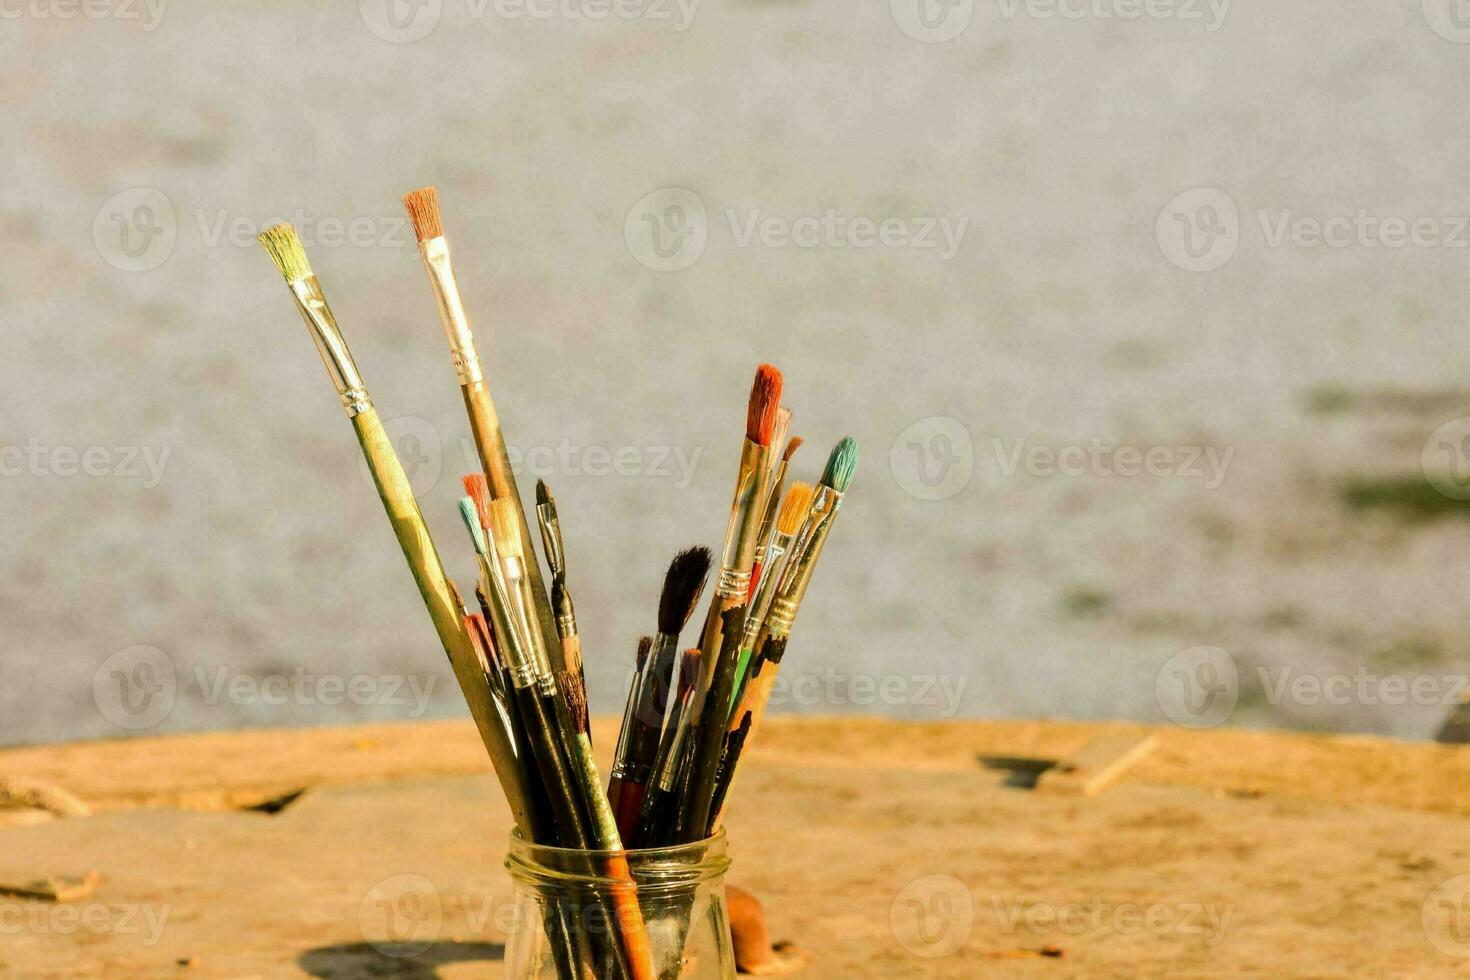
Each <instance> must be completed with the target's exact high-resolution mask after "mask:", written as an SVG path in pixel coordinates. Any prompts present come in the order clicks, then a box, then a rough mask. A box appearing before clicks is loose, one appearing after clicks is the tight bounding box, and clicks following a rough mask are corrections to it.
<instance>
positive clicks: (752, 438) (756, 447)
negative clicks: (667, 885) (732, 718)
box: [679, 364, 782, 843]
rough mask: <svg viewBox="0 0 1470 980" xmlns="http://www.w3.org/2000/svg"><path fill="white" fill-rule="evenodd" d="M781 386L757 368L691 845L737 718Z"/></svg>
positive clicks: (697, 757)
mask: <svg viewBox="0 0 1470 980" xmlns="http://www.w3.org/2000/svg"><path fill="white" fill-rule="evenodd" d="M781 387H782V378H781V372H780V371H778V370H776V369H775V368H774V367H772V366H771V365H769V364H762V365H761V366H760V367H759V368H758V369H757V370H756V375H755V382H754V384H752V385H751V391H750V401H749V403H748V404H747V406H746V417H745V447H744V450H743V452H742V453H741V457H740V475H739V478H738V479H737V480H736V485H735V499H734V502H733V504H732V505H731V508H730V523H729V525H728V527H727V528H726V531H725V549H724V555H723V557H722V558H721V559H720V580H719V583H718V585H717V586H716V588H715V601H714V602H713V603H712V604H711V606H710V617H709V619H708V620H707V621H706V623H705V632H704V640H703V642H702V643H701V644H700V648H701V649H702V650H703V651H704V658H705V660H706V661H711V662H707V663H705V664H704V665H703V668H704V676H705V681H706V684H705V690H704V691H703V692H701V693H702V696H701V693H696V707H695V712H696V715H697V716H698V718H699V721H698V722H697V724H696V725H695V729H694V740H693V744H692V745H691V746H690V751H691V755H690V768H689V774H690V775H689V792H688V795H687V796H686V797H685V799H684V801H683V803H682V807H683V808H684V809H685V810H686V811H687V812H686V813H683V814H681V816H680V821H679V823H680V826H681V828H684V829H683V830H682V831H681V841H682V842H686V843H687V842H692V841H696V840H699V839H700V838H701V837H703V836H704V834H703V828H704V827H705V825H706V824H708V822H709V807H710V801H711V799H712V798H713V796H714V790H715V779H716V777H717V775H718V771H719V766H720V754H721V752H722V750H723V748H724V744H725V727H726V724H727V723H728V721H729V705H730V695H731V692H732V691H734V690H735V670H736V668H737V666H738V665H739V661H740V641H741V639H742V636H743V634H744V631H745V613H746V602H747V601H748V599H749V596H750V569H751V567H752V566H753V565H754V563H755V539H756V533H757V532H758V531H759V528H760V514H759V513H757V511H758V510H759V505H760V504H762V503H764V500H765V485H766V481H767V478H768V477H769V475H770V465H769V460H770V455H769V454H770V445H771V437H772V434H773V433H774V431H775V428H776V415H777V410H778V409H779V408H780V403H781Z"/></svg>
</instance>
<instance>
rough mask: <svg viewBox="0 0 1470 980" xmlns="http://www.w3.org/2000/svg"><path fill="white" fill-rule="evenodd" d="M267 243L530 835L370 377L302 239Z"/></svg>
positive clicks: (284, 229) (476, 668)
mask: <svg viewBox="0 0 1470 980" xmlns="http://www.w3.org/2000/svg"><path fill="white" fill-rule="evenodd" d="M259 240H260V243H261V245H262V246H263V247H264V248H265V250H266V252H268V253H269V254H270V257H271V260H272V261H273V262H275V264H276V268H277V269H279V270H280V272H281V275H282V276H283V277H284V278H285V280H286V285H287V286H288V287H289V288H290V290H291V296H292V298H293V299H294V300H295V301H296V308H297V310H298V311H299V312H300V313H301V317H302V319H303V320H305V321H306V326H307V329H308V330H309V331H310V333H311V336H312V340H313V341H315V342H316V347H317V351H318V352H319V353H320V354H321V357H322V361H323V362H324V363H325V364H326V366H327V373H328V374H330V375H331V378H332V384H333V385H334V386H335V387H336V389H337V394H338V396H339V397H340V398H341V400H342V405H343V407H344V408H345V409H346V412H347V417H348V418H349V419H350V420H351V421H352V428H353V430H354V431H355V432H356V433H357V441H358V443H359V444H360V445H361V446H362V453H363V457H364V458H365V459H366V460H367V464H368V469H369V471H371V473H372V475H373V482H374V484H375V485H376V486H377V488H378V496H379V498H380V499H381V500H382V502H383V508H384V510H386V511H387V513H388V518H389V521H390V522H391V523H392V525H393V533H394V534H395V535H396V536H397V538H398V544H399V547H400V548H401V549H402V550H403V557H404V558H405V559H406V560H407V562H408V567H409V571H410V572H412V573H413V577H414V581H415V583H416V584H417V585H418V589H419V595H420V596H421V597H422V598H423V600H424V605H425V607H426V608H427V609H428V611H429V618H430V619H431V620H432V621H433V623H434V630H435V632H436V633H437V634H438V636H439V642H440V643H441V644H442V645H443V647H444V652H445V654H446V655H447V656H448V657H449V664H450V666H451V667H452V668H453V670H454V676H455V679H456V680H457V681H458V682H459V687H460V690H461V691H462V692H463V693H464V698H465V702H466V703H467V704H468V705H469V708H470V715H471V716H472V717H473V718H474V720H475V728H476V729H477V730H478V731H479V733H480V739H481V741H483V742H484V743H485V750H486V751H487V752H488V753H489V755H490V761H491V763H492V765H493V766H494V768H495V774H496V777H497V778H498V779H499V780H500V785H501V788H502V789H503V790H504V791H505V797H506V800H507V801H508V802H509V803H510V808H511V813H512V814H513V815H514V817H515V820H516V824H517V826H519V827H521V829H522V832H524V833H530V832H531V830H532V827H531V819H530V816H531V815H530V812H529V809H528V807H527V803H526V799H527V797H526V792H525V788H524V787H523V786H522V785H521V781H520V777H519V771H518V768H517V766H516V762H515V747H514V746H513V745H511V744H510V742H509V741H508V740H507V739H506V737H505V732H504V730H503V729H502V727H501V725H500V722H499V718H498V716H497V713H496V710H495V707H494V704H493V701H492V698H491V696H490V688H489V686H488V684H487V683H486V681H485V677H484V674H483V673H482V672H481V670H480V664H479V657H478V656H477V654H476V653H475V651H474V648H473V645H472V641H471V639H470V635H469V633H468V632H467V631H466V629H465V623H464V616H463V615H462V613H461V610H460V607H459V603H458V602H457V601H456V600H455V599H454V597H453V595H452V593H451V591H450V587H449V579H448V577H447V576H446V575H445V573H444V564H443V562H441V561H440V559H439V553H438V551H437V550H436V549H435V548H434V541H433V538H431V537H430V536H429V529H428V527H427V526H426V525H425V524H424V518H423V515H422V514H421V513H420V512H419V506H418V501H417V500H415V499H414V495H413V489H412V487H410V486H409V482H408V475H407V474H406V473H404V471H403V464H402V462H400V461H399V459H398V454H397V453H396V452H394V451H393V443H392V442H391V440H390V439H389V438H388V433H387V431H386V430H385V429H384V428H383V423H382V420H381V419H379V418H378V413H377V410H376V409H374V408H373V403H372V398H371V397H370V396H369V395H368V391H367V387H366V385H365V384H364V383H363V380H362V374H361V373H360V372H359V371H358V369H357V364H356V363H355V362H354V361H353V359H352V353H351V352H350V351H349V350H348V348H347V342H346V341H345V340H344V339H343V337H342V331H341V330H340V329H339V328H338V326H337V321H336V318H335V317H333V315H332V310H331V307H329V306H328V305H327V298H326V295H325V294H324V293H323V292H322V288H321V284H320V283H319V282H318V281H317V278H316V276H315V275H313V273H312V271H311V265H310V264H309V263H308V262H307V260H306V252H305V250H304V249H303V248H302V247H301V240H300V239H299V238H297V236H296V231H295V229H293V228H292V227H291V226H290V225H284V224H283V225H276V226H274V227H272V228H269V229H267V230H266V231H265V232H264V233H262V234H261V235H260V239H259Z"/></svg>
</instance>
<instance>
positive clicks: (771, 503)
mask: <svg viewBox="0 0 1470 980" xmlns="http://www.w3.org/2000/svg"><path fill="white" fill-rule="evenodd" d="M781 411H782V412H786V409H784V408H783V409H781ZM786 420H787V422H788V423H789V422H790V421H791V419H790V413H789V412H787V419H786ZM777 429H778V430H779V429H780V425H779V423H778V424H777ZM801 444H802V438H801V436H792V437H791V441H790V442H788V443H786V448H785V450H783V451H782V453H781V456H780V458H779V459H777V460H776V461H775V464H774V465H773V466H772V467H771V486H770V490H769V492H768V493H767V494H766V509H765V516H764V517H762V518H761V529H760V533H759V534H758V535H757V536H756V539H755V565H754V566H752V567H751V570H750V597H751V599H752V600H753V599H754V598H755V595H756V592H757V591H759V589H760V583H761V573H762V572H763V571H764V570H765V569H766V568H767V567H768V566H769V564H770V561H771V559H770V557H769V556H768V555H767V552H768V551H769V550H770V544H769V543H768V542H769V541H770V537H771V529H772V526H773V525H774V524H775V523H776V516H777V513H778V511H779V509H780V507H781V505H782V501H783V495H784V494H785V491H786V472H787V470H788V469H789V468H790V466H791V457H792V456H795V455H796V451H797V450H798V449H800V448H801ZM778 445H780V440H779V438H777V439H776V440H774V441H772V443H771V446H772V447H773V448H774V447H775V446H778ZM772 455H773V456H774V455H775V454H774V453H773V454H772Z"/></svg>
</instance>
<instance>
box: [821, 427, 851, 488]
mask: <svg viewBox="0 0 1470 980" xmlns="http://www.w3.org/2000/svg"><path fill="white" fill-rule="evenodd" d="M857 457H858V444H857V440H856V439H854V438H853V437H852V436H844V437H843V439H842V441H841V442H839V443H838V444H837V445H836V446H835V447H833V449H832V455H831V456H828V457H827V468H826V469H825V470H823V471H822V482H823V483H825V484H826V485H827V486H829V487H831V488H832V489H833V490H836V491H837V492H838V493H846V492H847V486H848V484H850V483H852V474H853V471H854V470H856V469H857Z"/></svg>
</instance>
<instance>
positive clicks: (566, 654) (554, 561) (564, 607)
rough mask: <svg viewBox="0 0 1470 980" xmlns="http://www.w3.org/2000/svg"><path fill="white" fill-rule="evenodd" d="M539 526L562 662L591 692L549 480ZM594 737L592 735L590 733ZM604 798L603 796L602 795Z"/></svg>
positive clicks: (540, 485) (541, 492)
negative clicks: (549, 573)
mask: <svg viewBox="0 0 1470 980" xmlns="http://www.w3.org/2000/svg"><path fill="white" fill-rule="evenodd" d="M536 523H537V525H538V526H539V527H540V528H541V547H542V550H544V551H545V552H546V564H547V567H548V568H550V570H551V610H552V612H553V614H554V615H555V617H556V635H557V638H558V639H559V640H560V641H561V652H562V660H563V662H564V663H565V664H566V670H568V671H571V672H572V673H573V674H576V675H577V680H578V681H579V682H580V683H581V684H582V689H583V690H584V691H585V690H586V689H587V675H586V672H585V671H584V670H583V668H582V641H581V638H580V637H579V636H578V635H577V611H576V609H575V608H573V606H572V594H571V592H570V591H568V590H567V553H566V545H565V544H564V543H563V542H562V537H561V518H560V517H559V516H558V515H557V512H556V499H555V498H554V497H552V495H551V488H550V487H548V486H547V485H546V481H545V480H537V481H536ZM588 737H589V738H590V737H591V733H590V732H589V733H588ZM599 795H600V794H599Z"/></svg>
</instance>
